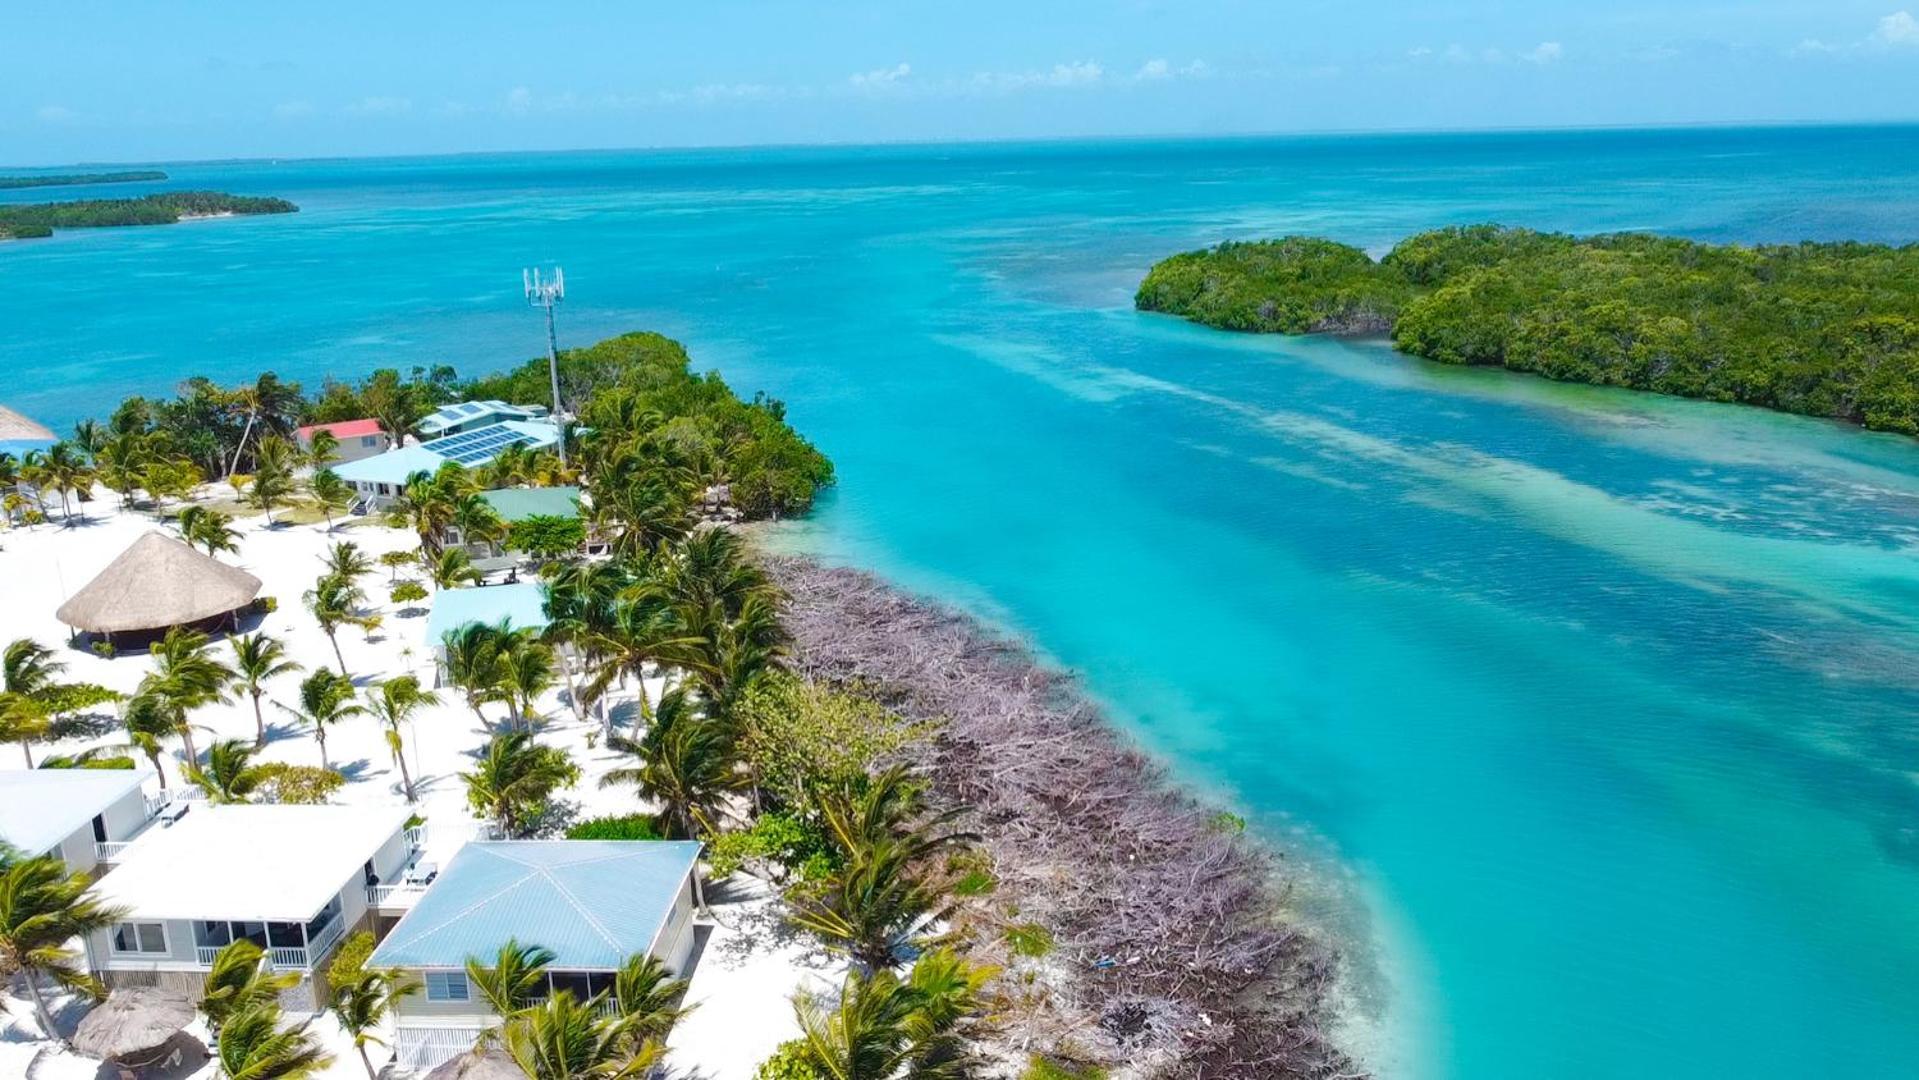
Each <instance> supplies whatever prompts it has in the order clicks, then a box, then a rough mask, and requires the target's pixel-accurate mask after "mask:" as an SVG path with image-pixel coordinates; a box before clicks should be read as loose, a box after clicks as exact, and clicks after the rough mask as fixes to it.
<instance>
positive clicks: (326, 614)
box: [304, 574, 377, 675]
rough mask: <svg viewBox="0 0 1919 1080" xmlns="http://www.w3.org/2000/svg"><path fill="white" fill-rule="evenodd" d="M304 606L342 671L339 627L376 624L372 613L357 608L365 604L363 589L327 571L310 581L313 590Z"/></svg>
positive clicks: (344, 668) (343, 671) (344, 663)
mask: <svg viewBox="0 0 1919 1080" xmlns="http://www.w3.org/2000/svg"><path fill="white" fill-rule="evenodd" d="M304 599H305V600H306V605H307V610H308V611H311V612H312V613H313V618H314V620H315V621H316V622H318V623H319V624H320V629H321V630H323V631H325V632H326V636H327V641H328V642H330V643H332V645H333V658H334V659H335V660H337V661H339V664H340V674H341V675H345V674H346V673H347V670H346V655H345V654H344V653H342V652H341V651H340V627H342V626H358V627H360V628H361V629H370V628H372V627H373V626H374V625H377V623H376V621H375V617H373V616H369V615H364V614H362V613H361V611H360V609H361V608H362V607H363V606H365V604H366V593H365V592H364V591H362V590H361V589H360V587H359V586H358V585H355V584H354V583H353V582H352V581H351V580H349V579H347V578H341V577H335V576H334V575H332V574H327V575H325V576H323V577H321V578H320V580H319V581H317V582H315V583H314V585H313V591H311V592H309V593H307V594H306V596H305V597H304Z"/></svg>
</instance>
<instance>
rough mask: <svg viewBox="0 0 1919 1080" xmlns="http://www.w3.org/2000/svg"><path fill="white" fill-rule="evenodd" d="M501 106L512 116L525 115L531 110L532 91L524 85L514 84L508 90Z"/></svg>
mask: <svg viewBox="0 0 1919 1080" xmlns="http://www.w3.org/2000/svg"><path fill="white" fill-rule="evenodd" d="M503 107H504V108H505V109H506V111H507V112H508V113H509V114H511V115H513V116H525V115H526V114H527V113H529V112H532V111H533V91H531V90H529V89H527V88H526V87H524V86H516V87H514V88H513V89H511V90H508V91H507V92H506V103H505V105H504V106H503Z"/></svg>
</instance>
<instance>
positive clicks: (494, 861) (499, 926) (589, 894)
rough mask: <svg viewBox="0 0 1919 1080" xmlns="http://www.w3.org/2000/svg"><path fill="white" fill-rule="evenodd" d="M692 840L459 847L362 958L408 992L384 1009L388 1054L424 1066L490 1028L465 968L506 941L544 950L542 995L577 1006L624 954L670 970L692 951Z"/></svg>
mask: <svg viewBox="0 0 1919 1080" xmlns="http://www.w3.org/2000/svg"><path fill="white" fill-rule="evenodd" d="M699 856H700V844H698V843H697V842H694V841H667V840H517V841H502V842H494V843H487V842H474V843H469V844H467V845H466V846H465V847H462V848H461V849H460V851H459V854H457V855H455V856H454V857H453V860H452V862H450V863H449V864H448V865H447V867H446V869H445V871H443V872H442V873H441V874H440V875H439V876H438V877H437V878H436V879H435V880H434V881H433V883H432V884H431V885H429V886H427V887H426V889H425V890H424V892H423V894H422V895H421V896H420V897H419V899H418V901H417V902H415V903H414V905H413V908H412V910H411V911H409V912H408V913H407V915H406V916H405V917H404V918H403V919H401V920H400V923H399V925H397V926H395V927H394V928H393V930H392V932H391V933H389V934H387V936H386V939H385V940H384V941H382V942H381V943H380V945H379V947H378V948H376V949H375V950H374V951H373V956H372V958H371V959H370V960H369V961H368V963H369V964H370V965H372V966H376V967H397V968H401V969H404V970H405V971H407V972H408V973H410V974H411V975H413V976H414V977H415V978H416V979H417V980H418V981H419V982H420V984H421V985H420V989H419V990H416V991H415V992H414V993H412V994H410V995H408V996H407V997H405V998H403V999H402V1000H401V1001H400V1002H399V1004H398V1005H397V1007H396V1009H395V1012H396V1017H395V1026H396V1030H395V1037H394V1044H393V1050H394V1054H395V1060H396V1061H397V1062H398V1063H399V1064H400V1065H402V1066H405V1067H411V1068H431V1067H433V1066H436V1065H439V1064H440V1063H442V1062H444V1061H446V1060H448V1059H449V1058H452V1057H453V1056H454V1055H456V1054H461V1053H465V1052H466V1051H467V1050H469V1049H471V1048H472V1046H473V1044H474V1041H475V1040H476V1039H478V1038H479V1036H480V1033H481V1032H482V1031H484V1030H486V1029H487V1028H489V1027H492V1026H494V1025H496V1024H498V1023H499V1020H500V1018H499V1017H498V1016H496V1015H495V1014H494V1013H493V1012H492V1011H491V1010H489V1009H488V1008H487V1006H486V1004H485V1003H484V1002H483V1001H482V1000H481V999H480V997H479V995H478V993H477V992H476V991H475V990H474V988H473V987H472V986H471V985H469V980H468V979H467V975H466V963H467V960H468V959H474V960H477V961H478V962H479V963H480V964H482V965H490V964H492V963H493V958H494V957H495V956H497V955H498V953H499V950H500V947H501V946H502V945H504V944H506V942H507V940H508V939H509V938H511V939H515V940H517V941H518V942H519V943H520V944H522V945H538V946H541V947H543V948H546V949H549V950H551V951H552V952H553V954H554V959H553V962H552V963H551V964H549V965H548V967H547V976H546V979H547V985H546V992H547V993H552V992H554V991H558V990H569V991H571V992H572V993H573V994H574V995H575V996H576V997H577V998H579V999H580V1000H582V1001H584V1000H586V999H587V998H588V997H591V996H592V995H594V994H598V993H601V992H603V991H608V990H610V989H611V988H612V985H613V973H614V972H615V971H617V970H618V969H619V967H620V966H621V965H622V964H624V963H625V962H626V960H627V959H628V958H629V957H632V956H640V955H646V956H654V957H657V958H659V960H660V961H661V962H662V963H664V964H665V965H666V967H667V968H668V970H670V971H672V972H673V973H674V974H676V975H679V974H683V973H684V972H685V971H686V968H687V966H688V964H689V962H690V961H691V959H692V957H693V950H694V941H695V934H694V928H693V913H694V911H695V909H696V908H697V907H698V905H699V894H698V885H697V879H696V876H695V871H696V867H697V863H698V861H699Z"/></svg>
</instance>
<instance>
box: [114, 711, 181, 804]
mask: <svg viewBox="0 0 1919 1080" xmlns="http://www.w3.org/2000/svg"><path fill="white" fill-rule="evenodd" d="M120 722H121V724H123V725H124V726H125V727H126V729H127V743H128V745H130V746H132V747H133V749H135V750H138V751H140V752H141V753H142V754H145V755H146V756H147V760H148V761H149V762H151V763H152V764H153V771H154V773H155V774H156V775H158V776H159V777H160V788H161V790H165V789H166V786H167V771H166V770H165V769H163V768H161V767H160V754H161V753H162V751H164V749H165V747H164V746H163V745H162V743H161V740H162V739H165V738H166V737H167V736H169V735H174V734H177V733H178V732H179V727H178V725H176V724H175V723H174V720H173V708H172V706H171V705H169V704H168V703H167V701H166V699H164V698H162V697H160V696H159V695H158V694H135V695H133V696H132V697H131V698H128V699H127V704H126V708H125V709H124V710H123V711H122V712H121V715H120Z"/></svg>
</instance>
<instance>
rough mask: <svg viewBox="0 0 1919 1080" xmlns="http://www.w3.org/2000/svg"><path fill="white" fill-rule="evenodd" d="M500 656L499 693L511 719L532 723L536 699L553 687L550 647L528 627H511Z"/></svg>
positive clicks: (551, 650)
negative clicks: (505, 703)
mask: <svg viewBox="0 0 1919 1080" xmlns="http://www.w3.org/2000/svg"><path fill="white" fill-rule="evenodd" d="M505 644H506V651H505V652H504V653H503V654H502V655H501V657H500V687H499V689H500V694H501V696H503V697H504V698H506V700H507V707H508V709H510V710H511V712H512V714H513V718H514V720H515V721H516V722H517V723H519V724H522V725H529V726H530V725H531V724H532V723H533V720H534V718H535V715H536V711H535V702H536V700H537V699H538V698H539V696H540V695H541V694H544V693H546V692H547V691H548V690H550V689H552V687H553V649H552V647H551V646H549V645H547V644H546V643H545V642H543V641H540V640H539V639H538V638H536V637H534V635H533V632H532V630H531V629H522V630H516V631H513V632H512V633H511V634H510V635H509V636H508V637H507V639H506V642H505Z"/></svg>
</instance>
